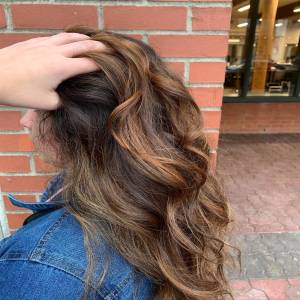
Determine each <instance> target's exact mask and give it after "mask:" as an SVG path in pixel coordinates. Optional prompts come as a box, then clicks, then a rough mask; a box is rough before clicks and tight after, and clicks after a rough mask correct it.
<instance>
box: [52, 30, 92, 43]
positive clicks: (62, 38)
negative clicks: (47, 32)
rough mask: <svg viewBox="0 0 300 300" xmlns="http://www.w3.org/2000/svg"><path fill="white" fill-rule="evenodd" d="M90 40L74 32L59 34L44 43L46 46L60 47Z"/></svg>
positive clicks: (86, 36)
mask: <svg viewBox="0 0 300 300" xmlns="http://www.w3.org/2000/svg"><path fill="white" fill-rule="evenodd" d="M89 39H91V38H90V37H89V36H88V35H85V34H82V33H76V32H60V33H58V34H55V35H52V36H50V37H49V38H48V40H47V41H46V43H47V45H49V46H50V45H52V46H60V45H65V44H69V43H74V42H79V41H84V40H89Z"/></svg>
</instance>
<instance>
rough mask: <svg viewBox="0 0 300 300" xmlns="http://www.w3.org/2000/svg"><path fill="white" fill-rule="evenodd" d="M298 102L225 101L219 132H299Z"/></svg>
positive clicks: (299, 109) (299, 104)
mask: <svg viewBox="0 0 300 300" xmlns="http://www.w3.org/2000/svg"><path fill="white" fill-rule="evenodd" d="M299 120H300V103H226V104H224V105H223V107H222V122H221V133H300V121H299Z"/></svg>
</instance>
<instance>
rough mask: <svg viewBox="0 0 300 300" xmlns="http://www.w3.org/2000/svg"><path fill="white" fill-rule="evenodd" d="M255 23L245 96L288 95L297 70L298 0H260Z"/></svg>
mask: <svg viewBox="0 0 300 300" xmlns="http://www.w3.org/2000/svg"><path fill="white" fill-rule="evenodd" d="M298 8H299V11H298ZM257 23H258V24H257V26H256V33H255V44H254V51H253V60H252V67H251V78H250V84H249V89H248V95H249V96H257V95H259V96H292V95H293V90H294V88H295V82H296V79H297V73H298V72H299V51H298V49H299V47H298V45H299V37H300V2H299V0H291V1H287V0H260V3H259V20H258V22H257ZM297 53H298V54H297Z"/></svg>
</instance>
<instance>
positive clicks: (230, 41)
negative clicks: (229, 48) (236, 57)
mask: <svg viewBox="0 0 300 300" xmlns="http://www.w3.org/2000/svg"><path fill="white" fill-rule="evenodd" d="M240 41H241V40H240V39H228V43H232V44H233V43H239V42H240Z"/></svg>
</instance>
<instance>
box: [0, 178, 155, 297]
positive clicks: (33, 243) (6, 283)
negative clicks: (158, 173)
mask: <svg viewBox="0 0 300 300" xmlns="http://www.w3.org/2000/svg"><path fill="white" fill-rule="evenodd" d="M61 179H62V176H61V174H59V175H58V176H57V177H55V178H54V179H53V180H52V181H51V182H50V183H49V185H48V187H47V189H46V190H45V192H44V193H43V195H42V197H41V198H40V202H37V203H27V202H25V201H21V200H17V199H16V198H15V197H14V196H13V195H12V194H10V195H9V199H10V201H11V202H12V203H13V204H14V205H16V206H19V207H24V208H27V209H30V210H32V211H33V212H40V211H44V212H46V211H47V210H48V209H49V208H50V209H52V208H54V207H55V208H56V209H55V210H49V212H47V213H46V214H44V215H43V216H41V217H39V218H36V219H33V220H32V221H30V222H29V223H27V224H25V225H23V226H22V227H21V228H19V229H18V230H17V231H16V232H15V233H14V234H12V235H11V236H9V237H6V238H4V239H2V240H1V241H0V299H1V300H18V299H22V300H50V299H51V300H63V299H66V300H68V299H79V297H80V295H81V293H82V291H83V289H84V286H83V278H84V272H85V270H86V268H87V259H86V251H85V248H84V240H83V232H82V229H81V226H80V223H79V222H78V221H77V220H76V219H75V218H74V217H73V216H72V215H71V214H70V213H69V212H68V211H66V210H65V208H64V207H63V205H62V202H61V200H62V199H59V200H57V199H56V198H59V197H54V198H53V200H55V201H52V200H51V201H50V202H45V203H44V201H45V200H46V199H47V198H48V197H49V195H51V194H52V193H53V192H55V191H56V190H57V188H59V187H60V186H61V183H62V180H61ZM107 259H109V261H110V265H109V270H108V272H107V274H106V276H105V280H104V283H103V284H102V285H101V286H100V288H99V289H97V291H96V296H95V297H94V296H93V297H92V296H90V297H89V299H90V300H91V299H106V300H117V299H118V300H129V299H137V300H150V299H153V295H154V294H153V293H154V289H155V285H154V284H153V282H152V281H151V279H150V278H148V277H146V276H145V275H144V274H143V273H141V272H138V271H137V270H136V269H135V268H134V267H133V266H132V265H131V264H130V263H129V262H128V261H126V260H125V259H124V258H123V257H122V256H121V255H120V254H119V253H118V251H117V250H116V249H114V248H112V247H111V246H110V245H109V244H108V243H106V242H105V241H103V242H102V244H101V245H100V246H99V248H97V251H96V262H97V263H96V271H95V275H96V279H99V275H100V274H101V272H102V270H103V267H104V263H105V261H106V260H107ZM94 282H95V280H94ZM133 293H136V294H135V297H133Z"/></svg>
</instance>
